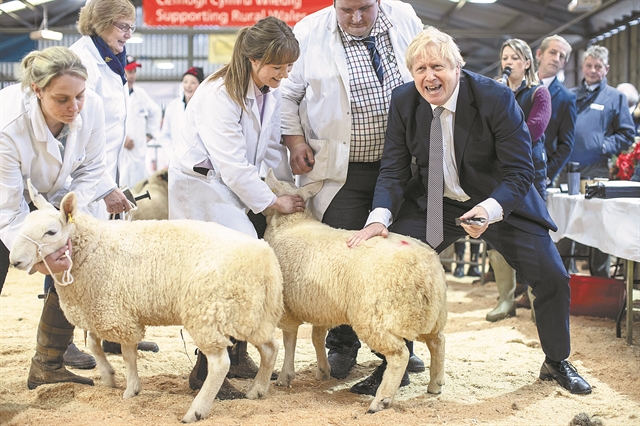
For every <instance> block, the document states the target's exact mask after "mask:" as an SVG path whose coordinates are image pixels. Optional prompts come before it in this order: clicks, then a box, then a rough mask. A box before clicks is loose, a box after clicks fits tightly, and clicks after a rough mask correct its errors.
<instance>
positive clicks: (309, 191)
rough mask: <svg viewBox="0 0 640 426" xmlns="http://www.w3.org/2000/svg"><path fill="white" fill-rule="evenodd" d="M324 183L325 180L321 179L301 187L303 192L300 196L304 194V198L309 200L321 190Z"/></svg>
mask: <svg viewBox="0 0 640 426" xmlns="http://www.w3.org/2000/svg"><path fill="white" fill-rule="evenodd" d="M323 185H324V181H321V180H319V181H316V182H312V183H310V184H308V185H305V186H303V187H302V188H300V192H301V194H300V196H302V199H303V200H305V201H307V200H308V199H309V198H311V197H313V196H314V195H316V194H317V193H318V192H320V190H321V189H322V186H323Z"/></svg>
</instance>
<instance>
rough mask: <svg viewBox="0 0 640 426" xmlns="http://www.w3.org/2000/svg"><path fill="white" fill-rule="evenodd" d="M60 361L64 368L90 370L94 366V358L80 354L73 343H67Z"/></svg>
mask: <svg viewBox="0 0 640 426" xmlns="http://www.w3.org/2000/svg"><path fill="white" fill-rule="evenodd" d="M62 359H63V361H64V365H65V366H66V367H71V368H79V369H81V370H91V369H92V368H94V367H95V366H96V360H95V358H94V357H92V356H91V355H89V354H86V353H84V352H82V351H81V350H80V349H78V347H77V346H76V344H75V343H73V342H71V343H69V346H68V347H67V350H66V351H65V353H64V356H63V358H62Z"/></svg>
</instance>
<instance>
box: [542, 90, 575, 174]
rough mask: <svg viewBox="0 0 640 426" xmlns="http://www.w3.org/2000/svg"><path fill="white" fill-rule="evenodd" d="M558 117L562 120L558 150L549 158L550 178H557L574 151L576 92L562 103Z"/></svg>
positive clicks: (559, 129)
mask: <svg viewBox="0 0 640 426" xmlns="http://www.w3.org/2000/svg"><path fill="white" fill-rule="evenodd" d="M556 117H557V119H558V120H560V126H558V140H557V145H556V150H555V151H554V152H553V153H551V155H549V156H548V158H547V177H548V178H549V179H550V180H553V179H555V177H556V176H557V175H558V173H560V170H562V168H563V167H564V165H565V164H567V161H569V157H570V156H571V151H573V144H574V141H575V137H576V120H577V117H578V110H577V107H576V95H575V94H573V93H570V94H569V99H568V100H567V101H565V102H564V103H563V104H562V109H561V110H560V111H558V113H557V115H556Z"/></svg>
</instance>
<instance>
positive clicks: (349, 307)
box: [264, 171, 447, 413]
mask: <svg viewBox="0 0 640 426" xmlns="http://www.w3.org/2000/svg"><path fill="white" fill-rule="evenodd" d="M265 182H266V183H267V184H268V185H269V187H270V188H271V189H272V190H273V191H274V192H275V194H276V195H278V196H281V195H294V194H297V195H300V196H302V198H304V199H305V201H306V200H307V199H308V198H310V197H312V196H313V195H315V194H316V193H317V192H318V191H319V190H320V188H321V187H322V182H314V183H312V184H309V185H306V186H303V187H302V188H296V187H295V186H293V185H292V184H290V183H287V182H279V181H278V180H277V179H276V178H275V176H274V175H273V172H271V171H270V172H269V174H268V175H267V178H266V179H265ZM265 214H266V215H267V230H266V233H265V235H264V238H265V240H266V241H267V242H268V243H269V244H270V245H271V247H272V248H273V250H274V251H275V253H276V256H277V257H278V261H279V262H280V267H281V269H282V276H283V280H284V281H283V287H284V295H283V297H284V305H285V313H284V315H283V317H282V319H281V320H280V323H279V325H278V326H279V327H280V328H281V329H282V333H283V337H284V348H285V355H284V365H283V367H282V370H281V372H280V375H279V377H278V381H277V382H276V384H277V385H280V386H287V387H288V386H290V385H291V381H292V380H293V378H294V376H295V370H294V355H295V345H296V336H297V333H298V327H299V326H300V324H302V323H310V324H312V325H313V328H312V341H313V345H314V347H315V350H316V356H317V360H318V369H317V372H316V378H317V379H318V380H323V379H328V378H329V375H330V370H331V367H330V365H329V362H328V360H327V354H326V352H325V348H324V341H325V337H326V334H327V330H328V329H330V328H333V327H335V326H338V325H341V324H348V325H350V326H351V327H353V330H354V331H355V332H356V333H357V334H358V336H359V337H360V339H362V341H364V342H365V343H366V344H367V345H369V347H370V348H371V349H373V350H375V351H377V352H379V353H381V354H382V355H385V357H386V359H387V363H388V365H387V369H386V371H385V373H384V376H383V380H382V383H381V385H380V387H379V388H378V391H377V393H376V396H375V398H374V399H373V402H371V405H370V406H369V412H370V413H374V412H377V411H380V410H382V409H384V408H387V407H388V406H390V405H391V404H392V402H393V399H394V397H395V394H396V392H397V390H398V387H399V386H400V382H401V380H402V375H403V374H404V371H405V369H406V367H407V362H408V361H409V351H408V349H407V347H406V344H405V341H404V339H407V340H419V341H421V342H424V343H426V345H427V347H428V348H429V352H430V354H431V365H430V367H429V373H430V382H429V386H428V388H427V391H428V392H429V393H436V394H437V393H440V392H441V387H442V385H443V384H444V344H445V339H444V335H443V334H442V330H443V329H444V326H445V323H446V321H447V303H446V302H447V300H446V291H447V284H446V280H445V274H444V270H443V268H442V265H441V263H440V258H439V257H438V254H437V253H436V252H435V251H434V250H433V249H431V248H430V247H429V246H427V245H426V244H424V243H422V242H420V241H418V240H416V239H413V238H410V237H405V236H402V235H398V234H394V233H391V234H389V237H388V238H372V239H370V240H368V241H365V242H363V243H362V244H361V245H360V246H358V247H356V248H349V247H348V246H347V239H348V238H349V237H350V236H351V235H352V234H353V231H346V230H342V229H334V228H331V227H329V226H328V225H325V224H323V223H321V222H319V221H317V220H316V219H315V218H313V216H312V214H311V212H310V211H309V210H308V209H307V210H306V211H304V212H300V213H293V214H289V215H284V214H281V213H278V212H275V211H273V209H267V211H266V212H265Z"/></svg>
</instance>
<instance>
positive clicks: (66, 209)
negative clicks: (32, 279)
mask: <svg viewBox="0 0 640 426" xmlns="http://www.w3.org/2000/svg"><path fill="white" fill-rule="evenodd" d="M27 186H28V188H29V195H30V196H31V200H32V201H33V204H34V205H35V206H36V207H37V208H38V210H35V211H33V212H31V213H29V214H28V215H27V217H26V218H25V219H24V223H23V224H22V227H21V228H20V233H19V234H18V236H17V237H16V240H15V241H14V243H13V246H12V247H11V253H10V256H9V261H10V262H11V264H12V265H13V266H15V267H16V268H18V269H21V270H24V271H29V270H31V268H32V267H33V265H35V264H36V263H38V262H40V261H41V260H43V259H44V258H45V257H47V256H48V255H50V254H51V253H53V252H55V251H57V250H58V249H59V248H61V247H62V246H64V245H65V244H66V243H67V240H68V239H69V235H70V234H71V230H72V227H73V221H74V217H76V214H77V212H78V200H77V198H76V194H75V193H73V192H70V193H69V194H67V195H65V197H64V198H63V199H62V203H61V204H60V211H58V210H57V209H56V208H55V207H53V206H52V205H51V204H50V203H49V202H48V201H47V200H46V199H45V198H44V197H43V196H42V195H40V194H38V191H37V190H36V189H35V188H34V187H33V185H31V180H30V179H27Z"/></svg>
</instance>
